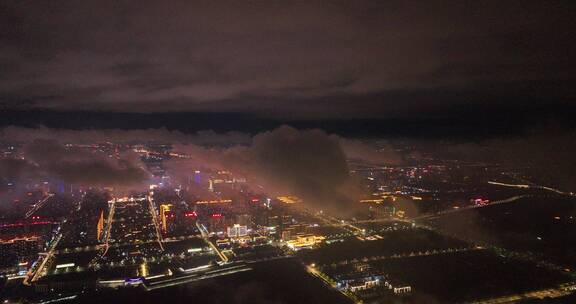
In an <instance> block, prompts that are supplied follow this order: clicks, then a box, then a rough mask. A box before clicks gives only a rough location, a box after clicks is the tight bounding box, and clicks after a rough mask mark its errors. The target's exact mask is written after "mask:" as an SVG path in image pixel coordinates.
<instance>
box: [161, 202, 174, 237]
mask: <svg viewBox="0 0 576 304" xmlns="http://www.w3.org/2000/svg"><path fill="white" fill-rule="evenodd" d="M171 208H172V204H161V205H160V220H161V221H162V231H164V232H166V231H167V224H166V223H167V221H168V219H167V217H168V215H169V212H170V209H171Z"/></svg>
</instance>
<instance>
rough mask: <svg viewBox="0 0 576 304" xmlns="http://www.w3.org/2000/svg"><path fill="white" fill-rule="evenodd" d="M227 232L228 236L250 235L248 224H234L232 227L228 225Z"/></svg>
mask: <svg viewBox="0 0 576 304" xmlns="http://www.w3.org/2000/svg"><path fill="white" fill-rule="evenodd" d="M226 232H227V234H228V237H231V238H235V237H242V236H246V235H248V228H247V227H246V226H241V225H239V224H234V226H232V227H227V228H226Z"/></svg>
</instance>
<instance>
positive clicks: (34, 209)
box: [26, 193, 54, 218]
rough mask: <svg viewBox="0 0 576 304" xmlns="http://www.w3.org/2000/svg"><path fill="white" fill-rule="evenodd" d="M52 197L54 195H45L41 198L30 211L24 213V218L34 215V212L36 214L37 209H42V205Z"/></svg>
mask: <svg viewBox="0 0 576 304" xmlns="http://www.w3.org/2000/svg"><path fill="white" fill-rule="evenodd" d="M53 196H54V193H48V194H47V195H46V197H44V198H42V199H41V200H40V201H38V202H37V203H36V204H34V206H33V207H32V209H30V210H29V211H28V212H26V218H29V217H30V216H31V215H32V214H34V212H36V211H38V209H40V208H42V206H44V203H46V201H47V200H48V199H49V198H51V197H53Z"/></svg>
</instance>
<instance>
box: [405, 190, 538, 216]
mask: <svg viewBox="0 0 576 304" xmlns="http://www.w3.org/2000/svg"><path fill="white" fill-rule="evenodd" d="M526 197H530V195H516V196H513V197H510V198H507V199H503V200H498V201H493V202H490V203H488V204H485V205H470V206H466V207H461V208H458V209H449V210H444V211H440V212H437V213H434V214H426V215H421V216H418V217H415V218H413V220H422V219H429V218H435V217H438V216H442V215H446V214H452V213H457V212H462V211H466V210H472V209H478V208H484V207H490V206H494V205H500V204H508V203H513V202H515V201H517V200H520V199H523V198H526Z"/></svg>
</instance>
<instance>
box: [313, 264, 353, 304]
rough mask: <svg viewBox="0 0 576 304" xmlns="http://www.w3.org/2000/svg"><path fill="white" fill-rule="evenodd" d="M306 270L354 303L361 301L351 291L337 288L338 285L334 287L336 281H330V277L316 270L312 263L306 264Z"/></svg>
mask: <svg viewBox="0 0 576 304" xmlns="http://www.w3.org/2000/svg"><path fill="white" fill-rule="evenodd" d="M306 271H307V272H308V273H309V274H310V275H312V276H315V277H317V278H319V279H320V280H322V282H323V283H324V284H326V285H328V286H330V287H331V288H333V289H334V290H336V291H338V292H339V293H341V294H343V295H344V296H345V297H347V298H348V299H350V300H352V301H353V302H354V303H358V304H359V303H362V301H361V300H360V299H358V298H357V297H356V296H355V295H354V294H353V293H351V292H346V291H344V290H342V289H339V288H338V287H336V282H334V281H332V280H331V279H330V277H328V275H326V274H324V273H323V272H321V271H320V270H318V269H317V268H316V267H315V266H314V264H312V265H308V266H306Z"/></svg>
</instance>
